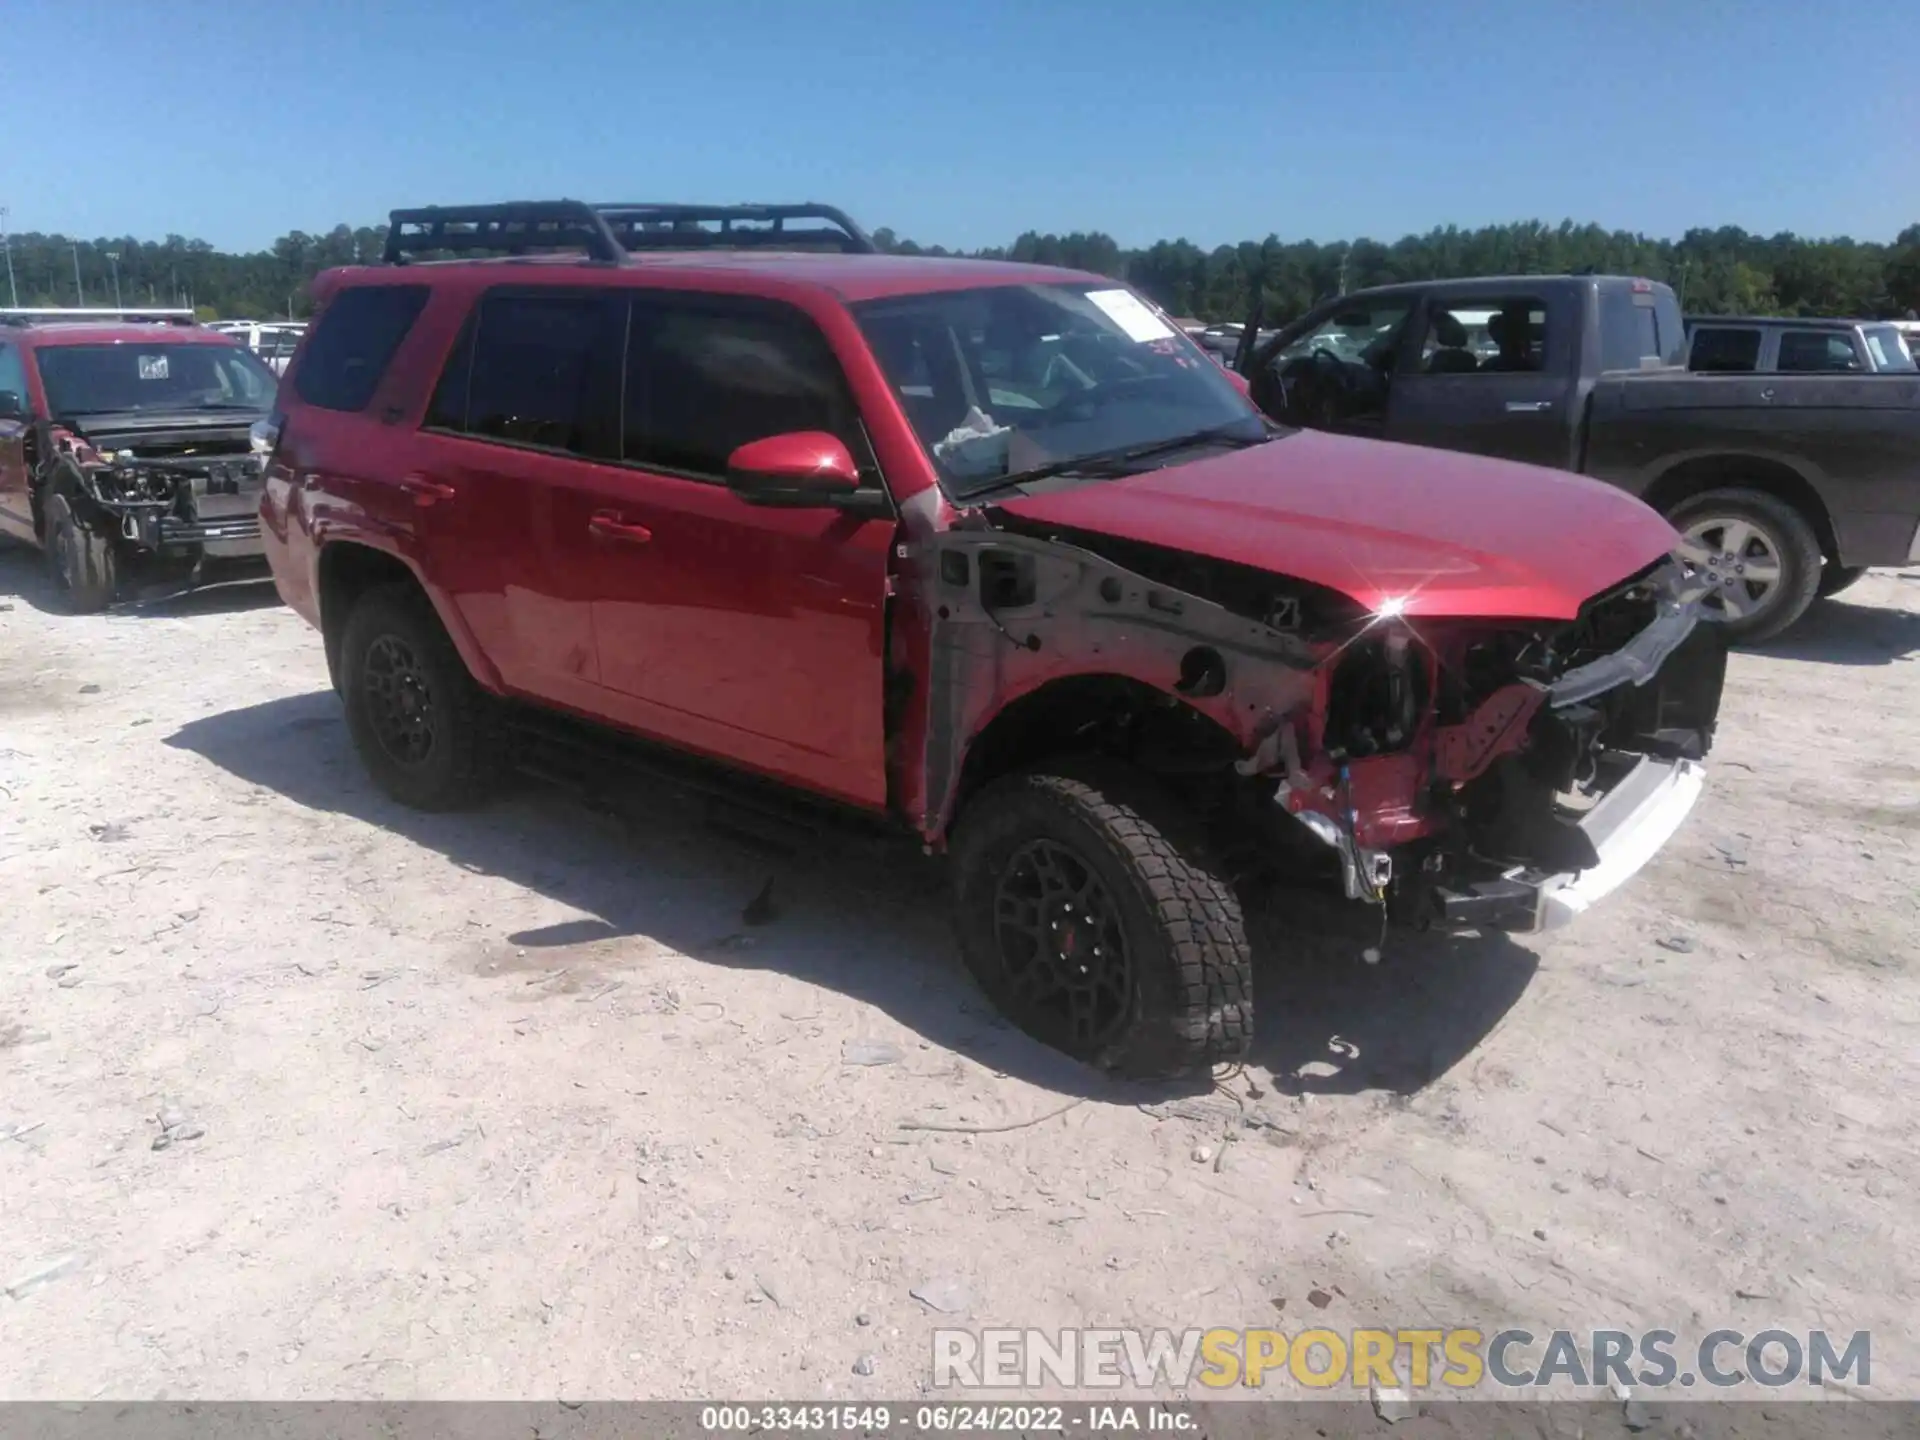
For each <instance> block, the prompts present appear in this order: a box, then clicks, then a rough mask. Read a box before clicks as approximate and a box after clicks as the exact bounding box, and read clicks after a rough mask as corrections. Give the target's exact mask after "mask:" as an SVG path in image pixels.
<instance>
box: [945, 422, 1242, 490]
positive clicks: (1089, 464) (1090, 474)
mask: <svg viewBox="0 0 1920 1440" xmlns="http://www.w3.org/2000/svg"><path fill="white" fill-rule="evenodd" d="M1244 424H1246V421H1244V420H1234V421H1231V422H1229V423H1228V424H1226V425H1214V426H1211V427H1209V428H1208V429H1205V430H1193V431H1190V432H1188V433H1187V434H1185V435H1174V436H1171V437H1169V438H1168V439H1165V440H1156V441H1154V442H1153V443H1152V444H1150V445H1135V446H1132V447H1130V448H1128V449H1125V450H1108V451H1105V452H1103V453H1099V454H1093V455H1079V456H1076V457H1074V458H1073V459H1070V460H1055V461H1052V462H1051V463H1049V464H1046V465H1036V466H1034V467H1033V468H1032V469H1031V470H1016V471H1015V472H1014V473H1013V474H1011V475H1002V476H1000V477H999V478H998V479H996V480H995V481H993V483H992V484H990V485H983V486H981V487H980V488H979V489H977V490H970V491H968V492H967V495H966V498H967V499H973V498H975V497H977V496H980V495H986V494H989V493H991V492H992V491H995V490H1003V489H1008V488H1010V487H1012V486H1015V485H1025V484H1027V483H1029V482H1030V481H1034V480H1050V479H1052V478H1054V477H1055V476H1059V475H1070V476H1074V477H1076V478H1081V479H1087V480H1114V479H1118V478H1120V477H1122V476H1125V475H1132V474H1135V473H1137V470H1138V466H1139V464H1140V462H1141V461H1142V460H1153V459H1157V458H1158V457H1160V456H1162V455H1171V454H1173V453H1175V452H1176V451H1180V450H1191V449H1194V448H1195V447H1197V446H1200V445H1231V446H1232V447H1233V448H1234V449H1236V450H1244V449H1246V448H1247V447H1248V446H1250V445H1264V444H1266V443H1267V441H1269V440H1271V439H1273V435H1272V433H1271V432H1263V433H1261V434H1259V435H1235V434H1233V433H1232V432H1233V431H1235V430H1237V429H1239V428H1240V427H1241V426H1242V425H1244Z"/></svg>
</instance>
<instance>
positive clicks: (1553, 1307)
mask: <svg viewBox="0 0 1920 1440" xmlns="http://www.w3.org/2000/svg"><path fill="white" fill-rule="evenodd" d="M1917 611H1920V572H1908V573H1882V574H1876V575H1874V576H1870V577H1869V578H1868V579H1867V580H1866V581H1864V582H1862V583H1861V584H1860V585H1859V586H1858V587H1856V589H1855V590H1853V591H1850V592H1849V593H1848V594H1847V595H1846V596H1845V597H1844V598H1843V599H1841V600H1839V601H1835V602H1830V603H1827V604H1824V605H1822V606H1820V607H1819V608H1818V609H1817V610H1816V612H1815V613H1814V614H1813V615H1812V616H1810V617H1809V619H1808V620H1807V621H1806V622H1805V623H1804V624H1803V625H1802V626H1801V627H1799V629H1798V630H1797V631H1796V632H1795V633H1794V634H1792V635H1790V636H1789V637H1787V639H1786V640H1785V641H1783V642H1780V643H1778V644H1776V645H1775V646H1773V647H1771V648H1769V649H1768V650H1767V651H1765V652H1763V653H1753V654H1743V655H1740V656H1737V657H1736V658H1735V662H1734V666H1733V670H1732V674H1731V677H1730V680H1729V694H1728V702H1727V706H1726V710H1725V712H1724V725H1723V730H1722V737H1723V738H1722V742H1721V745H1720V747H1719V749H1718V750H1717V751H1716V755H1715V762H1716V763H1715V764H1714V767H1713V771H1712V774H1711V778H1710V783H1709V791H1708V795H1707V798H1706V799H1705V800H1704V801H1703V803H1702V805H1701V808H1700V809H1699V810H1698V811H1697V812H1696V814H1695V816H1694V817H1693V819H1692V820H1691V821H1690V822H1689V824H1688V825H1687V827H1686V828H1685V829H1684V830H1683V831H1682V832H1681V834H1680V836H1679V837H1678V838H1677V839H1676V840H1675V842H1674V843H1673V845H1672V846H1670V847H1669V849H1668V850H1667V851H1666V852H1665V853H1664V854H1663V855H1662V857H1661V858H1660V859H1659V860H1658V861H1657V862H1656V864H1655V865H1654V867H1653V868H1651V869H1650V870H1649V871H1648V872H1646V873H1645V874H1643V875H1642V876H1641V877H1640V878H1639V879H1638V880H1637V881H1636V882H1635V883H1634V884H1633V885H1632V886H1630V887H1629V889H1628V890H1626V891H1624V892H1622V893H1621V894H1619V895H1617V896H1616V897H1614V898H1613V899H1612V900H1611V901H1610V902H1609V903H1608V904H1607V905H1606V906H1605V907H1604V908H1603V909H1602V910H1601V911H1600V912H1599V913H1598V914H1596V915H1595V916H1592V917H1589V919H1588V922H1587V923H1586V924H1584V925H1583V926H1580V927H1577V928H1576V929H1574V930H1572V931H1570V932H1562V933H1561V934H1559V935H1556V936H1553V937H1551V938H1548V939H1544V940H1540V941H1533V940H1527V941H1523V942H1519V943H1515V942H1512V941H1508V940H1504V939H1491V938H1490V939H1484V940H1456V941H1452V942H1443V941H1440V940H1438V939H1413V938H1409V939H1396V940H1395V941H1394V942H1393V943H1391V944H1390V945H1389V948H1388V952H1387V956H1386V960H1385V963H1383V964H1382V965H1380V966H1378V967H1377V968H1370V967H1367V966H1364V965H1362V964H1361V962H1360V961H1359V959H1358V952H1359V950H1360V948H1361V947H1362V946H1364V945H1366V944H1369V943H1371V942H1372V940H1373V939H1374V938H1375V937H1374V935H1373V933H1372V932H1371V927H1370V926H1369V925H1368V924H1367V923H1366V922H1365V921H1364V919H1361V918H1359V917H1352V918H1349V917H1344V916H1341V915H1338V914H1332V913H1329V909H1328V907H1327V906H1325V905H1323V904H1320V903H1318V902H1316V901H1314V900H1313V899H1312V898H1311V897H1301V896H1286V897H1277V898H1276V899H1275V900H1274V901H1273V903H1272V904H1271V905H1270V906H1269V907H1268V908H1267V909H1266V910H1265V911H1264V913H1262V914H1261V915H1260V916H1259V917H1258V923H1259V926H1260V929H1261V937H1262V940H1261V947H1260V948H1261V956H1262V961H1261V963H1262V971H1261V974H1260V977H1259V980H1260V993H1259V1001H1258V1003H1259V1006H1260V1022H1259V1023H1260V1027H1261V1039H1260V1042H1259V1048H1258V1054H1257V1061H1258V1063H1257V1065H1255V1066H1252V1067H1249V1069H1248V1070H1247V1071H1246V1073H1245V1074H1243V1075H1240V1076H1236V1077H1233V1078H1231V1079H1229V1080H1226V1081H1224V1082H1223V1083H1222V1085H1221V1087H1220V1088H1219V1089H1217V1090H1215V1091H1214V1092H1212V1093H1211V1094H1200V1095H1188V1096H1169V1095H1167V1094H1166V1093H1165V1092H1143V1091H1133V1090H1122V1089H1118V1088H1115V1087H1112V1086H1109V1085H1106V1084H1104V1083H1102V1082H1100V1081H1098V1080H1097V1079H1095V1078H1093V1077H1091V1076H1089V1075H1088V1074H1086V1073H1085V1072H1082V1071H1079V1070H1077V1069H1076V1068H1074V1067H1072V1066H1069V1065H1066V1064H1064V1063H1063V1062H1058V1061H1056V1060H1055V1059H1054V1058H1053V1057H1051V1056H1050V1055H1049V1054H1047V1053H1046V1052H1044V1051H1041V1050H1039V1049H1038V1048H1037V1047H1035V1046H1033V1045H1031V1044H1030V1043H1028V1042H1027V1041H1026V1040H1024V1039H1023V1038H1022V1037H1020V1036H1019V1035H1018V1034H1017V1033H1015V1032H1012V1031H1009V1030H1008V1029H1006V1028H1005V1027H1004V1026H1002V1025H1000V1024H999V1023H998V1022H997V1021H996V1020H995V1019H994V1018H993V1016H992V1015H991V1013H990V1012H989V1011H988V1010H987V1007H986V1006H985V1003H984V1002H983V1001H982V1000H980V999H979V997H978V996H977V994H976V992H975V991H974V990H973V989H972V987H971V985H970V984H969V982H968V981H967V980H966V978H965V977H964V974H963V973H962V972H961V970H960V968H959V965H958V961H957V959H956V958H955V956H954V953H953V949H952V946H951V944H950V942H949V939H948V936H947V933H946V927H945V920H944V914H943V908H942V903H941V897H940V891H939V888H938V877H937V876H936V875H934V874H933V873H932V872H931V871H930V869H929V868H927V867H924V866H923V865H922V864H921V863H920V862H919V861H918V860H917V859H916V858H914V857H903V858H902V859H901V860H899V861H898V862H897V863H896V862H887V861H875V860H873V859H871V858H869V857H867V856H865V855H861V856H858V857H855V858H851V859H850V858H848V857H846V856H837V855H834V854H820V855H813V856H806V857H793V856H782V855H778V854H770V853H769V852H767V851H766V850H764V849H759V848H755V847H753V846H751V845H748V844H746V843H743V842H742V841H740V840H737V839H734V838H730V837H728V836H726V835H723V834H720V833H716V832H713V831H711V830H708V829H706V828H704V827H701V826H699V825H696V824H694V823H693V822H692V821H691V820H689V819H687V818H685V817H684V813H683V812H682V811H681V810H680V809H679V808H678V807H669V806H662V807H660V808H659V809H658V810H656V811H653V812H649V813H648V814H646V815H644V816H642V817H641V818H639V819H637V820H635V821H633V822H631V823H628V824H621V823H618V822H616V821H614V820H611V819H608V818H604V817H601V816H598V815H595V814H593V813H590V812H589V811H588V810H587V809H585V808H583V807H582V806H581V805H580V804H578V803H576V802H575V801H573V800H571V799H568V798H565V797H563V796H561V795H559V794H557V793H553V792H550V791H545V790H541V789H539V788H537V787H530V788H528V789H526V790H524V791H523V792H521V793H518V794H516V795H515V796H514V797H512V798H510V799H507V800H504V801H502V802H500V803H498V804H496V805H495V806H493V807H491V808H490V809H488V810H486V811H484V812H482V813H479V814H475V815H467V816H451V817H422V816H419V815H415V814H411V813H408V812H405V811H402V810H399V809H397V808H396V807H394V806H393V805H391V804H389V803H387V802H386V801H385V800H383V799H382V798H381V797H380V796H378V795H377V794H375V793H374V791H373V790H372V788H371V787H370V785H369V784H368V782H367V781H366V780H365V779H364V778H363V775H362V773H361V771H360V769H359V767H358V765H357V763H356V762H355V760H354V757H353V755H352V753H351V751H350V749H349V746H348V742H347V737H346V733H345V729H344V727H343V726H342V724H341V721H340V718H339V710H338V705H337V703H336V700H335V698H334V696H333V695H332V693H331V692H330V691H329V690H328V688H327V684H326V679H325V674H324V666H323V662H322V659H321V654H320V646H319V641H318V637H317V636H316V635H315V634H314V633H313V632H311V631H310V630H309V629H308V628H307V627H306V626H305V625H304V624H303V623H302V622H301V621H299V620H298V619H297V618H295V617H294V616H293V615H292V614H291V613H289V612H288V611H286V610H284V609H282V608H280V607H279V606H278V605H277V604H276V603H275V602H274V597H273V595H272V593H271V590H270V588H267V587H262V586H248V587H237V588H230V589H227V590H224V591H219V592H206V593H203V594H201V595H198V596H194V597H189V598H187V599H186V600H183V601H178V602H173V603H171V604H168V605H164V606H160V607H158V608H154V609H151V610H149V611H143V612H140V613H129V614H116V615H112V616H108V617H95V618H81V619H74V618H63V617H60V616H58V615H54V614H51V613H48V611H47V609H46V598H45V592H44V589H43V588H42V585H41V582H40V577H39V571H38V569H37V557H35V556H32V555H30V554H28V553H27V552H24V551H21V550H17V549H16V550H13V551H10V552H5V553H0V956H3V957H4V964H3V965H0V1136H7V1135H10V1136H11V1138H6V1139H0V1215H4V1217H5V1224H4V1227H0V1282H3V1283H6V1284H8V1285H10V1286H11V1287H12V1289H11V1290H10V1291H9V1298H6V1299H0V1357H4V1358H0V1398H5V1399H27V1398H62V1399H85V1398H91V1397H98V1396H106V1397H114V1398H122V1397H124V1398H149V1397H155V1396H162V1395H164V1396H167V1397H171V1398H183V1397H229V1398H233V1397H247V1398H282V1399H294V1398H320V1397H456V1396H457V1397H466V1398H527V1399H536V1398H537V1399H551V1398H554V1397H606V1398H611V1397H661V1398H666V1397H713V1396H740V1397H745V1396H769V1397H786V1398H799V1397H815V1396H829V1395H831V1396H835V1397H861V1396H874V1397H890V1398H894V1399H898V1398H900V1397H902V1396H911V1395H913V1394H916V1393H919V1392H920V1391H921V1390H922V1388H923V1387H924V1386H925V1385H926V1384H927V1383H928V1380H929V1377H930V1348H929V1340H928V1336H929V1332H930V1330H931V1329H932V1327H933V1326H934V1325H935V1324H936V1323H941V1322H942V1319H943V1317H942V1316H941V1315H939V1314H937V1313H936V1312H935V1311H934V1310H933V1309H932V1308H931V1307H930V1306H929V1305H928V1304H927V1303H925V1302H924V1301H922V1300H920V1299H916V1298H915V1297H914V1295H913V1293H912V1292H914V1291H916V1290H919V1291H922V1292H923V1293H926V1294H928V1295H931V1296H935V1297H937V1298H941V1299H942V1300H943V1301H945V1302H950V1303H951V1304H953V1305H954V1306H955V1318H954V1319H951V1320H946V1321H945V1323H950V1324H951V1323H962V1324H973V1325H981V1324H1002V1325H1004V1324H1019V1325H1036V1326H1043V1327H1056V1326H1067V1325H1139V1326H1162V1325H1164V1326H1187V1325H1194V1324H1205V1325H1232V1326H1241V1325H1267V1324H1279V1325H1281V1326H1283V1327H1288V1328H1298V1327H1300V1326H1303V1325H1305V1324H1307V1323H1309V1322H1310V1321H1311V1322H1317V1323H1321V1324H1326V1325H1330V1326H1333V1327H1335V1328H1346V1327H1348V1326H1353V1325H1367V1324H1386V1325H1389V1326H1410V1325H1445V1324H1459V1323H1469V1324H1476V1325H1480V1326H1482V1327H1484V1328H1487V1329H1489V1330H1491V1329H1493V1328H1495V1327H1498V1326H1502V1325H1505V1324H1509V1323H1513V1324H1521V1325H1525V1326H1527V1327H1528V1328H1531V1329H1533V1330H1535V1331H1537V1332H1538V1331H1545V1330H1549V1329H1551V1328H1553V1327H1555V1326H1559V1325H1566V1326H1573V1327H1577V1328H1582V1329H1585V1328H1590V1327H1593V1326H1595V1325H1614V1326H1620V1327H1623V1328H1632V1329H1639V1328H1645V1327H1659V1326H1664V1327H1668V1328H1672V1329H1675V1330H1678V1331H1681V1332H1682V1333H1683V1334H1685V1333H1693V1334H1698V1333H1700V1332H1703V1331H1705V1330H1709V1329H1713V1328H1716V1327H1719V1326H1727V1327H1730V1328H1736V1329H1740V1330H1743V1331H1746V1332H1749V1333H1751V1332H1754V1331H1757V1330H1760V1329H1764V1328H1766V1327H1768V1326H1770V1325H1778V1326H1782V1327H1785V1328H1788V1329H1799V1330H1802V1331H1804V1330H1805V1329H1807V1328H1810V1327H1817V1326H1826V1327H1829V1328H1833V1329H1838V1330H1845V1331H1851V1330H1854V1329H1871V1330H1872V1331H1874V1332H1875V1339H1874V1351H1873V1361H1874V1366H1873V1389H1874V1391H1875V1392H1876V1393H1880V1394H1891V1395H1899V1396H1904V1397H1909V1398H1920V1360H1916V1357H1915V1352H1914V1340H1915V1332H1916V1328H1917V1327H1916V1323H1915V1320H1914V1310H1913V1304H1912V1299H1913V1296H1915V1295H1916V1294H1920V1242H1917V1241H1916V1227H1915V1226H1914V1224H1913V1221H1914V1218H1915V1215H1916V1205H1915V1199H1916V1196H1920V1133H1917V1131H1920V1127H1917V1125H1916V1118H1915V1109H1914V1105H1913V1102H1912V1097H1913V1095H1914V1093H1915V1091H1916V1089H1920V989H1917V988H1916V987H1917V984H1920V977H1916V973H1915V970H1916V963H1915V962H1916V945H1915V940H1914V936H1915V935H1916V933H1920V863H1916V841H1920V663H1916V660H1920V613H1916V612H1917ZM769 877H772V880H773V891H772V898H773V900H774V908H775V911H776V913H775V915H774V917H773V918H772V920H771V921H770V923H767V924H764V925H748V924H745V923H743V918H742V910H743V907H745V906H747V904H748V902H749V901H751V900H752V899H753V898H754V897H755V896H756V894H758V893H759V892H760V891H761V889H762V887H763V885H764V884H765V883H766V882H767V880H768V879H769ZM862 1060H864V1061H879V1062H882V1063H851V1062H854V1061H862ZM1056 1112H1058V1113H1056ZM163 1118H164V1119H165V1120H166V1121H168V1122H172V1129H171V1130H169V1131H163V1129H162V1123H161V1122H162V1119H163ZM1023 1122H1032V1123H1023ZM1016 1125H1018V1126H1020V1128H1003V1129H1001V1130H999V1131H997V1132H994V1133H980V1134H974V1133H964V1130H963V1129H961V1128H956V1129H952V1130H942V1129H939V1128H915V1127H940V1126H948V1127H975V1128H978V1127H993V1126H999V1127H1010V1126H1016ZM196 1132H203V1133H196ZM163 1134H165V1135H167V1136H169V1137H170V1140H171V1143H168V1144H165V1145H164V1146H161V1147H160V1148H156V1139H157V1138H158V1137H161V1136H162V1135H163ZM36 1276H40V1277H41V1279H40V1280H39V1281H37V1282H36V1280H35V1278H34V1277H36ZM1312 1291H1319V1292H1321V1296H1320V1298H1323V1299H1325V1300H1327V1301H1328V1302H1329V1303H1327V1304H1326V1305H1325V1306H1324V1308H1318V1309H1316V1308H1314V1306H1313V1305H1311V1304H1310V1302H1309V1299H1308V1296H1309V1292H1312ZM1277 1307H1278V1308H1277ZM869 1361H870V1362H871V1363H870V1364H869V1363H868V1362H869ZM857 1364H858V1366H859V1368H860V1369H861V1370H871V1372H872V1373H871V1374H856V1373H855V1369H856V1365H857ZM1795 1393H1796V1394H1798V1393H1802V1392H1798V1391H1796V1392H1795Z"/></svg>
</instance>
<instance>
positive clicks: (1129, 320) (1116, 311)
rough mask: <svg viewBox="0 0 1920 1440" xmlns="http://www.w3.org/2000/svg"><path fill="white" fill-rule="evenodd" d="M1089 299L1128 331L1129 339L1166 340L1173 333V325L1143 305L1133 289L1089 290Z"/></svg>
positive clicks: (1142, 340) (1144, 340)
mask: <svg viewBox="0 0 1920 1440" xmlns="http://www.w3.org/2000/svg"><path fill="white" fill-rule="evenodd" d="M1087 299H1089V300H1091V301H1092V302H1093V303H1094V304H1096V305H1098V306H1099V307H1100V309H1101V310H1102V311H1103V312H1104V313H1105V314H1106V316H1107V318H1108V319H1109V320H1111V321H1113V323H1114V324H1116V325H1118V326H1119V327H1120V328H1121V329H1122V330H1124V331H1126V332H1127V338H1128V339H1129V340H1138V341H1141V342H1143V343H1144V342H1146V341H1148V340H1165V339H1167V338H1168V337H1169V336H1171V335H1172V334H1173V327H1172V326H1171V325H1169V324H1167V322H1166V321H1164V320H1162V319H1161V318H1160V317H1159V316H1158V315H1156V314H1154V313H1153V311H1151V310H1149V309H1148V308H1147V307H1146V306H1145V305H1142V304H1141V303H1140V297H1139V296H1138V295H1136V294H1134V293H1133V292H1132V291H1131V290H1089V291H1088V292H1087Z"/></svg>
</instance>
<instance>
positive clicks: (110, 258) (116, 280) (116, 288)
mask: <svg viewBox="0 0 1920 1440" xmlns="http://www.w3.org/2000/svg"><path fill="white" fill-rule="evenodd" d="M107 264H109V265H111V266H112V267H113V308H114V309H116V310H118V309H120V308H121V307H120V252H119V251H118V250H109V251H107Z"/></svg>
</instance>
